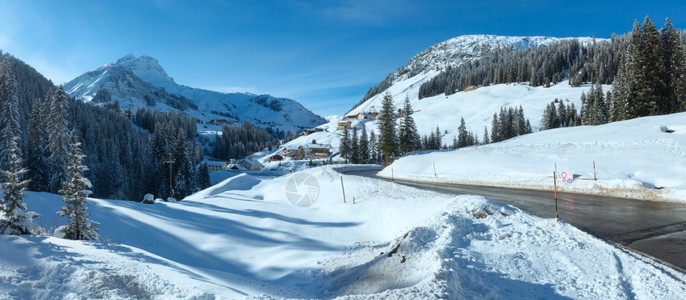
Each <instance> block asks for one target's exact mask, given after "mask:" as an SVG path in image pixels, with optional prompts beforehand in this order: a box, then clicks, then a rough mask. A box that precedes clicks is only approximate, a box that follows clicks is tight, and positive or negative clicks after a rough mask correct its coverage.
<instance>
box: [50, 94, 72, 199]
mask: <svg viewBox="0 0 686 300" xmlns="http://www.w3.org/2000/svg"><path fill="white" fill-rule="evenodd" d="M68 99H69V98H68V97H67V93H66V92H65V91H64V87H62V86H60V87H59V88H58V89H57V91H55V93H54V94H53V95H52V97H51V98H50V112H49V113H48V136H49V140H48V145H49V146H48V147H49V149H50V158H49V160H50V170H51V173H52V174H53V175H52V177H51V179H50V190H51V191H53V192H55V191H57V190H58V189H59V186H60V185H61V184H62V182H64V181H66V180H67V179H68V177H67V176H68V175H67V172H66V171H65V170H64V166H66V165H67V164H69V162H70V161H69V155H70V153H71V152H72V149H71V146H70V141H71V136H70V132H69V127H68V125H69V124H68V120H67V109H68V106H69V103H68Z"/></svg>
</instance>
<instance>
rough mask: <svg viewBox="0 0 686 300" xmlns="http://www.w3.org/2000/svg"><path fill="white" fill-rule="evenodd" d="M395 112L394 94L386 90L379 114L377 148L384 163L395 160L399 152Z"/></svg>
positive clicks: (387, 163)
mask: <svg viewBox="0 0 686 300" xmlns="http://www.w3.org/2000/svg"><path fill="white" fill-rule="evenodd" d="M395 117H396V116H395V112H394V108H393V96H391V93H390V92H386V94H384V96H383V101H382V102H381V113H380V115H379V141H378V142H377V145H378V146H377V148H378V149H379V152H380V153H381V155H382V156H383V159H384V165H385V166H387V165H389V164H391V162H393V157H395V155H396V154H397V153H398V136H397V133H396V128H395V126H396V124H395V119H396V118H395Z"/></svg>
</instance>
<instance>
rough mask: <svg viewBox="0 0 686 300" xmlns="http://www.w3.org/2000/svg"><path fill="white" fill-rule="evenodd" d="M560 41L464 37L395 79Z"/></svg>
mask: <svg viewBox="0 0 686 300" xmlns="http://www.w3.org/2000/svg"><path fill="white" fill-rule="evenodd" d="M559 40H561V38H555V37H546V36H498V35H462V36H458V37H454V38H451V39H449V40H446V41H443V42H440V43H438V44H435V45H432V46H431V47H429V48H427V49H426V50H424V51H422V52H420V53H419V54H417V55H415V56H414V57H413V58H412V59H410V61H409V62H408V63H407V64H406V65H405V66H403V67H401V68H400V69H398V70H397V71H395V72H394V73H393V75H394V77H395V78H396V81H398V80H404V79H407V78H409V77H412V76H415V75H417V74H422V73H427V72H429V71H431V70H438V71H441V70H444V69H445V68H447V67H449V66H453V67H454V66H457V65H460V64H462V63H465V62H468V61H471V60H474V59H477V58H479V57H481V56H482V54H484V53H486V52H488V51H490V50H493V49H497V48H510V49H512V50H522V49H527V48H531V47H542V46H547V45H550V44H552V43H554V42H556V41H559Z"/></svg>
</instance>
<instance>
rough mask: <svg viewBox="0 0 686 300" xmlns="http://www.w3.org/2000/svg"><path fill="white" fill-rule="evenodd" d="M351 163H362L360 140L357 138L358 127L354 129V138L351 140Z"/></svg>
mask: <svg viewBox="0 0 686 300" xmlns="http://www.w3.org/2000/svg"><path fill="white" fill-rule="evenodd" d="M350 162H351V163H353V164H359V163H360V140H359V138H358V137H357V126H355V127H353V136H352V138H350Z"/></svg>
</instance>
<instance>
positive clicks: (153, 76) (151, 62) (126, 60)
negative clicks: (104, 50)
mask: <svg viewBox="0 0 686 300" xmlns="http://www.w3.org/2000/svg"><path fill="white" fill-rule="evenodd" d="M114 65H117V66H120V67H122V68H124V69H127V70H129V71H131V72H133V73H134V74H136V76H138V77H139V78H140V79H143V80H144V81H146V82H149V83H151V84H153V85H155V86H159V85H166V84H169V83H172V82H174V79H173V78H171V77H170V76H169V75H167V72H165V71H164V68H162V66H161V65H160V63H159V62H158V61H157V59H155V58H153V57H150V56H147V55H142V56H140V57H136V56H134V55H133V54H129V55H126V56H124V57H122V58H120V59H118V60H117V62H116V63H115V64H114Z"/></svg>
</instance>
